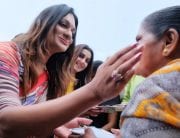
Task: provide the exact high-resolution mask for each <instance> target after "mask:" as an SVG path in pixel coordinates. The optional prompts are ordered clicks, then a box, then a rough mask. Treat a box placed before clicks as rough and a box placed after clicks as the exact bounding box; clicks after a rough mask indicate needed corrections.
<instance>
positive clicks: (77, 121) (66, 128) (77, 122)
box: [54, 117, 92, 138]
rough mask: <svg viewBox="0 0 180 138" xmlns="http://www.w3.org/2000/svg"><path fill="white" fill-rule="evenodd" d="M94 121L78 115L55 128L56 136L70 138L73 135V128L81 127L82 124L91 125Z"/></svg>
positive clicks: (57, 137) (55, 137) (56, 137)
mask: <svg viewBox="0 0 180 138" xmlns="http://www.w3.org/2000/svg"><path fill="white" fill-rule="evenodd" d="M91 123H92V120H91V119H87V118H82V117H76V118H74V119H73V120H71V121H69V122H68V123H66V124H65V125H63V126H60V127H58V128H56V129H55V130H54V134H55V136H54V138H68V137H69V135H71V133H72V132H71V130H70V129H71V128H76V127H80V126H81V125H90V124H91Z"/></svg>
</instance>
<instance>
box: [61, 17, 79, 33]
mask: <svg viewBox="0 0 180 138" xmlns="http://www.w3.org/2000/svg"><path fill="white" fill-rule="evenodd" d="M62 21H65V22H67V23H68V24H69V25H70V26H71V27H72V31H74V32H76V27H75V26H73V25H72V24H71V23H70V22H69V21H68V20H67V19H64V18H63V19H62Z"/></svg>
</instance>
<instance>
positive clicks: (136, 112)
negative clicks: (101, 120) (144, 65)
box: [121, 59, 180, 138]
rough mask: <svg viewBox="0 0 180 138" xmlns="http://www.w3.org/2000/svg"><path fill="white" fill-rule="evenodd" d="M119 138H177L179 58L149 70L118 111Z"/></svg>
mask: <svg viewBox="0 0 180 138" xmlns="http://www.w3.org/2000/svg"><path fill="white" fill-rule="evenodd" d="M121 134H122V137H128V138H129V137H130V138H133V137H135V138H136V137H143V138H145V137H163V138H176V137H177V138H178V137H180V59H176V60H173V61H171V62H170V63H168V64H167V65H166V66H164V67H162V68H160V69H159V70H157V71H155V72H154V73H152V74H151V75H150V76H149V77H148V78H146V79H145V80H144V81H143V82H142V83H141V84H140V85H139V86H138V87H137V88H136V89H135V92H134V95H133V97H132V99H131V100H130V102H129V103H128V105H127V106H126V108H125V109H124V111H123V112H122V114H121Z"/></svg>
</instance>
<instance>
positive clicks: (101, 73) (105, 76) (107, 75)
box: [89, 44, 142, 101]
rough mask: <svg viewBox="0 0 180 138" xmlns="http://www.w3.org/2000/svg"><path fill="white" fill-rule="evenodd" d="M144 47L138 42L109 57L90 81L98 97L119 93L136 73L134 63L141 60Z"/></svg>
mask: <svg viewBox="0 0 180 138" xmlns="http://www.w3.org/2000/svg"><path fill="white" fill-rule="evenodd" d="M141 51H142V47H137V45H136V44H134V45H132V46H129V47H126V48H124V49H123V50H121V51H118V52H117V53H115V54H114V55H113V56H112V57H110V58H108V59H107V60H106V61H105V62H104V63H103V64H102V65H100V67H99V68H98V70H97V73H96V75H95V77H94V78H93V80H92V81H91V82H90V83H89V85H90V87H91V88H92V89H93V92H94V94H95V96H96V97H97V98H99V99H100V100H101V101H102V100H103V101H104V100H107V99H110V98H113V97H115V96H117V95H118V94H119V92H120V91H121V90H122V89H123V88H124V86H125V84H126V83H127V82H128V81H129V79H130V78H131V77H132V75H133V74H134V69H133V67H134V65H135V64H136V63H137V62H138V61H139V59H140V56H141Z"/></svg>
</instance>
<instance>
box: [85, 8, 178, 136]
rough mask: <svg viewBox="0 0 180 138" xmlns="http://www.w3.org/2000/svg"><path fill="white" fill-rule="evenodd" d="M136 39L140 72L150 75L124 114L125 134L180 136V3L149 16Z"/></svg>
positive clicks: (138, 71) (137, 69)
mask: <svg viewBox="0 0 180 138" xmlns="http://www.w3.org/2000/svg"><path fill="white" fill-rule="evenodd" d="M136 41H137V45H139V46H143V52H142V56H141V59H140V62H139V63H138V64H137V66H136V74H139V75H143V76H144V77H147V78H146V79H145V80H144V81H143V82H142V83H141V84H140V85H139V86H138V87H137V88H136V89H135V93H134V95H133V97H132V99H131V100H130V102H129V104H128V105H127V107H126V108H125V110H124V111H123V113H122V116H121V130H120V134H121V137H123V138H136V137H138V138H150V137H154V138H158V137H162V138H179V137H180V6H174V7H169V8H165V9H162V10H160V11H157V12H154V13H152V14H150V15H149V16H147V17H146V18H145V19H144V21H143V22H142V24H141V26H140V30H139V33H138V35H137V37H136ZM87 132H88V131H87ZM86 135H88V134H87V133H86V134H85V137H86V138H87V137H88V136H86ZM118 137H120V136H118Z"/></svg>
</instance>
